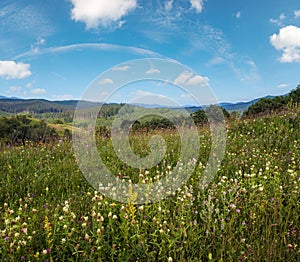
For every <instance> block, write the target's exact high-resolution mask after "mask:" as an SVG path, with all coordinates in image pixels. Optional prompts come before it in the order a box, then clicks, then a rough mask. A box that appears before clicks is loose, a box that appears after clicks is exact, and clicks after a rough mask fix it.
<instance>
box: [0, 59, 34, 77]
mask: <svg viewBox="0 0 300 262" xmlns="http://www.w3.org/2000/svg"><path fill="white" fill-rule="evenodd" d="M30 75H31V72H30V65H29V64H23V63H21V62H19V63H16V62H15V61H1V60H0V77H3V78H5V79H22V78H25V77H28V76H30Z"/></svg>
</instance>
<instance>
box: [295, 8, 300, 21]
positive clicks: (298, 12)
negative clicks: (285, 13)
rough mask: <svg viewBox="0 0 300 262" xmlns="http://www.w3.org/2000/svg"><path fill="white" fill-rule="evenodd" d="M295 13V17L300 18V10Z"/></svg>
mask: <svg viewBox="0 0 300 262" xmlns="http://www.w3.org/2000/svg"><path fill="white" fill-rule="evenodd" d="M294 15H295V18H296V19H297V18H299V17H300V10H296V11H295V12H294Z"/></svg>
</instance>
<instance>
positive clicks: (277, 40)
mask: <svg viewBox="0 0 300 262" xmlns="http://www.w3.org/2000/svg"><path fill="white" fill-rule="evenodd" d="M270 43H271V45H273V46H274V47H275V48H276V49H277V50H280V51H282V52H283V53H282V55H281V57H280V59H279V60H280V62H282V63H292V62H300V28H299V27H297V26H293V25H289V26H286V27H284V28H281V29H280V31H279V33H278V34H273V35H272V36H271V37H270Z"/></svg>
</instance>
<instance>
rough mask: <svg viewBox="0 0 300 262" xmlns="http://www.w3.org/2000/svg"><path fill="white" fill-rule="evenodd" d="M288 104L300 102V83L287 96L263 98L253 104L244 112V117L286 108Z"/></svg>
mask: <svg viewBox="0 0 300 262" xmlns="http://www.w3.org/2000/svg"><path fill="white" fill-rule="evenodd" d="M288 104H300V85H298V87H297V88H295V89H293V90H292V91H291V92H290V93H289V94H287V95H285V96H276V97H273V98H262V99H260V100H259V101H257V102H256V103H254V104H253V105H251V106H250V107H249V108H248V109H247V110H246V111H245V112H244V113H243V116H244V117H249V116H250V117H251V116H257V115H262V114H267V113H272V112H275V111H280V110H283V109H285V108H286V107H287V106H288Z"/></svg>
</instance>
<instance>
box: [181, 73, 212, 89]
mask: <svg viewBox="0 0 300 262" xmlns="http://www.w3.org/2000/svg"><path fill="white" fill-rule="evenodd" d="M208 80H209V79H208V77H202V76H199V75H197V76H194V77H192V78H190V79H189V80H188V81H187V83H186V84H187V85H188V86H197V85H205V84H207V82H208Z"/></svg>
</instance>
